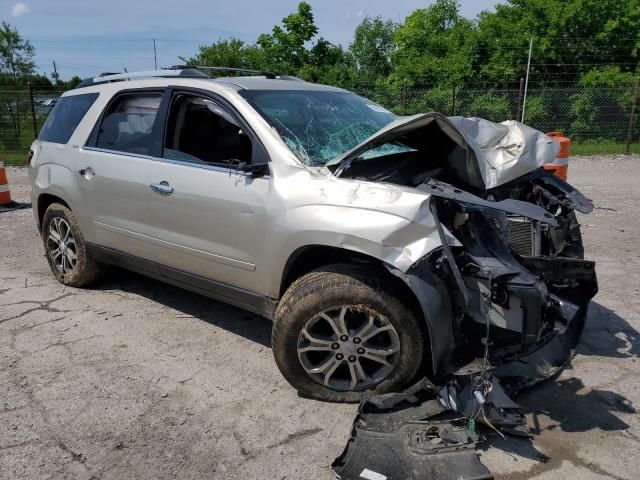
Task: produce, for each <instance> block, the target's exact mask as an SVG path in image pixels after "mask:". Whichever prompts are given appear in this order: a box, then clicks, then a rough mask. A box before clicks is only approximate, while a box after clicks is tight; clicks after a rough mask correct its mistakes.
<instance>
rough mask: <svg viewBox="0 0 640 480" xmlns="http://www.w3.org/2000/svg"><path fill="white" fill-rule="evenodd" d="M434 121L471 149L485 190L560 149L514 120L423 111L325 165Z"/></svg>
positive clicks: (539, 163)
mask: <svg viewBox="0 0 640 480" xmlns="http://www.w3.org/2000/svg"><path fill="white" fill-rule="evenodd" d="M434 121H435V122H436V123H437V124H438V126H439V127H440V128H441V129H442V130H443V131H444V132H445V133H447V135H449V137H451V139H452V140H453V141H454V142H456V143H457V144H459V145H460V146H462V147H464V148H465V149H466V148H468V149H471V151H472V152H473V154H474V157H475V159H471V161H472V162H474V161H475V163H476V164H477V167H478V170H479V172H480V175H481V177H482V181H483V183H484V187H485V188H486V189H491V188H494V187H497V186H499V185H502V184H504V183H507V182H510V181H511V180H515V179H516V178H518V177H521V176H522V175H525V174H527V173H529V172H531V171H533V170H535V169H537V168H538V167H541V166H542V165H543V164H545V163H548V162H550V161H552V160H553V159H554V158H555V156H556V154H557V153H558V152H559V151H560V144H559V143H558V142H557V141H555V140H554V139H552V138H551V137H548V136H546V135H545V134H544V133H542V132H540V131H538V130H535V129H533V128H531V127H529V126H527V125H525V124H523V123H520V122H517V121H515V120H507V121H504V122H502V123H494V122H490V121H489V120H485V119H483V118H477V117H470V118H467V117H444V116H443V115H441V114H439V113H425V114H420V115H412V116H410V117H400V118H398V119H397V120H395V121H393V122H391V123H390V124H389V125H387V126H385V127H384V128H382V129H380V130H379V131H378V132H376V133H375V134H373V135H371V136H370V137H369V138H367V139H366V140H364V141H363V142H361V143H360V144H359V145H357V146H356V147H354V148H353V149H351V150H349V151H348V152H346V153H344V154H343V155H340V156H338V157H337V158H335V159H333V160H331V161H330V162H328V163H327V166H328V167H331V166H332V165H338V164H344V163H346V162H348V161H350V160H351V159H353V158H355V157H357V156H359V155H362V154H363V153H364V152H366V151H367V150H370V149H372V148H375V147H378V146H380V145H382V144H385V143H387V142H392V141H394V140H396V139H399V138H400V137H403V136H406V135H409V134H411V133H412V132H416V131H417V130H419V129H422V128H425V127H427V126H428V125H430V124H432V123H433V122H434ZM408 146H410V147H411V146H412V145H408ZM466 168H469V167H468V166H467V167H466ZM474 170H475V169H474ZM472 183H473V182H472ZM478 186H479V185H478Z"/></svg>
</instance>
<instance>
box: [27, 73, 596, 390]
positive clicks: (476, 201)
mask: <svg viewBox="0 0 640 480" xmlns="http://www.w3.org/2000/svg"><path fill="white" fill-rule="evenodd" d="M557 148H558V147H557V144H556V142H555V141H553V140H552V139H550V138H548V137H546V136H545V135H543V134H541V133H540V132H537V131H535V130H533V129H531V128H529V127H527V126H525V125H522V124H519V123H517V122H505V123H504V124H493V123H490V122H487V121H484V120H479V119H465V118H460V117H451V118H447V117H444V116H442V115H439V114H435V113H430V114H424V115H416V116H411V117H400V118H399V117H396V116H395V115H393V114H392V113H390V112H389V111H387V110H385V109H384V108H382V107H380V106H379V105H376V104H374V103H373V102H371V101H369V100H366V99H364V98H362V97H359V96H357V95H355V94H353V93H351V92H348V91H345V90H341V89H338V88H333V87H328V86H321V85H315V84H311V83H307V82H303V81H300V80H298V79H295V78H292V77H279V76H275V75H257V76H246V77H229V78H217V79H212V78H210V77H209V76H208V75H206V74H203V73H202V72H201V71H200V70H197V69H195V68H190V67H180V68H174V69H169V70H163V71H158V72H140V73H137V74H134V73H129V74H120V75H111V76H103V77H96V78H94V79H91V80H87V81H84V82H83V83H82V84H81V85H80V86H79V88H77V89H75V90H73V91H70V92H67V93H66V94H65V95H63V97H62V98H61V99H60V101H59V102H58V104H57V105H56V106H55V108H54V110H53V111H52V113H51V114H50V116H49V118H48V119H47V122H46V124H45V125H44V127H43V128H42V131H41V132H40V136H39V138H38V139H37V140H36V141H35V142H34V143H33V145H32V147H31V152H30V168H29V174H30V178H31V181H32V186H33V189H32V203H33V206H34V208H33V211H34V215H35V218H36V221H37V223H38V226H39V229H40V232H41V234H42V238H43V242H44V246H45V250H46V255H47V258H48V261H49V264H50V267H51V270H52V272H53V274H54V275H55V277H56V278H57V279H58V280H59V281H60V282H62V283H64V284H65V285H70V286H76V287H80V286H84V285H87V284H89V283H90V282H92V281H94V280H95V279H97V278H98V277H99V276H100V274H101V272H102V271H103V266H104V265H106V264H115V265H119V266H122V267H125V268H127V269H131V270H135V271H138V272H141V273H143V274H145V275H148V276H151V277H154V278H157V279H160V280H163V281H165V282H167V283H171V284H173V285H177V286H180V287H183V288H186V289H189V290H192V291H195V292H199V293H201V294H204V295H207V296H210V297H212V298H214V299H218V300H221V301H223V302H227V303H230V304H232V305H235V306H238V307H240V308H243V309H246V310H249V311H251V312H254V313H256V314H259V315H262V316H264V317H267V318H269V319H272V320H273V333H272V348H273V353H274V356H275V360H276V363H277V365H278V367H279V368H280V370H281V372H282V373H283V375H284V376H285V378H286V379H287V380H288V381H289V382H290V383H291V385H293V386H294V387H295V388H297V389H298V391H299V392H300V393H301V394H302V395H305V396H309V397H313V398H318V399H324V400H330V401H357V400H359V399H360V398H361V396H362V394H363V392H373V393H383V392H388V391H394V390H397V389H400V388H401V387H404V386H406V385H407V384H408V383H410V382H411V381H412V380H414V379H415V378H416V377H417V376H418V375H424V374H427V375H429V376H430V377H431V378H438V377H441V378H443V377H445V376H446V375H448V374H450V373H452V372H454V371H458V370H459V369H460V368H461V367H463V366H465V365H468V364H469V363H470V362H473V361H474V359H477V358H479V357H482V356H483V355H485V354H486V355H487V359H488V360H489V361H490V362H491V364H492V365H493V366H495V367H496V374H497V375H498V376H500V377H501V378H503V379H509V380H510V381H512V382H513V383H515V384H517V385H528V384H531V383H534V382H536V381H539V380H542V379H544V378H547V377H549V376H551V375H553V374H554V373H555V372H557V371H558V369H560V368H561V367H562V366H563V365H564V364H565V363H566V361H567V360H568V359H569V358H570V355H571V353H572V350H573V348H574V347H575V344H576V343H577V339H578V337H579V334H580V332H581V330H582V326H583V324H584V320H585V314H586V309H587V305H588V303H589V300H590V299H591V297H592V296H593V295H594V294H595V292H596V288H597V287H596V279H595V271H594V264H593V262H590V261H586V260H584V259H583V247H582V241H581V237H580V226H579V224H578V222H577V220H576V215H575V211H579V212H582V213H588V212H589V211H590V210H591V208H592V206H591V204H590V202H589V201H588V200H586V199H585V198H584V197H583V196H582V195H581V194H580V193H579V192H578V191H577V190H576V189H574V188H573V187H571V186H570V185H568V184H567V183H565V182H564V181H562V180H560V179H559V178H557V177H555V176H553V175H551V174H550V173H548V172H547V171H545V170H544V169H543V168H541V166H542V164H543V163H544V162H546V161H549V160H551V159H553V157H554V155H555V153H556V152H557Z"/></svg>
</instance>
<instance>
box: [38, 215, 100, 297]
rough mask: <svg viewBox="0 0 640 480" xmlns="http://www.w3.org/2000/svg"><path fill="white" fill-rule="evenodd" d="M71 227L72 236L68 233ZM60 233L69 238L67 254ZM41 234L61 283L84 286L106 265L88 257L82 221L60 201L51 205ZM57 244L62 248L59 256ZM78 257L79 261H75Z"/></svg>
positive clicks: (95, 277) (43, 222)
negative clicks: (79, 222)
mask: <svg viewBox="0 0 640 480" xmlns="http://www.w3.org/2000/svg"><path fill="white" fill-rule="evenodd" d="M67 226H68V227H69V228H68V229H67ZM67 230H68V233H69V235H70V237H69V236H67ZM56 233H58V234H60V235H61V237H64V238H66V242H63V243H65V246H64V253H61V251H60V250H61V247H60V243H59V242H58V241H57V239H56V237H55V234H56ZM41 235H42V241H43V243H44V251H45V255H46V257H47V261H48V262H49V267H50V268H51V272H52V273H53V275H54V277H56V280H58V281H59V282H60V283H62V284H64V285H68V286H70V287H84V286H87V285H89V284H90V283H92V282H94V281H96V280H97V279H98V278H99V277H100V276H101V275H102V273H103V268H102V266H101V265H100V264H99V263H97V262H96V261H95V260H93V259H92V258H90V257H89V256H88V254H87V248H86V244H85V241H84V237H83V236H82V232H81V231H80V228H79V227H78V221H77V219H76V217H75V215H74V214H73V212H71V210H70V209H69V208H67V207H66V206H64V205H62V204H60V203H52V204H51V205H49V208H47V210H46V211H45V213H44V217H43V219H42V232H41ZM56 247H57V248H58V254H57V255H56V254H55V253H56ZM74 256H75V261H74V260H73V257H74ZM62 257H64V258H62ZM61 263H62V268H61Z"/></svg>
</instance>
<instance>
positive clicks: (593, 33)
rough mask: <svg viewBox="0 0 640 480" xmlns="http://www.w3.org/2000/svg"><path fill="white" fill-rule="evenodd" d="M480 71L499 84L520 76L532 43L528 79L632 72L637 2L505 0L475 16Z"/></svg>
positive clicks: (639, 48) (562, 80)
mask: <svg viewBox="0 0 640 480" xmlns="http://www.w3.org/2000/svg"><path fill="white" fill-rule="evenodd" d="M478 33H479V38H480V42H481V45H482V48H481V51H482V56H481V57H480V58H479V61H480V63H482V64H483V67H482V70H481V73H482V74H483V76H485V77H488V79H489V80H493V81H496V82H501V83H504V82H505V80H506V81H510V82H511V81H514V80H515V79H517V78H518V77H519V76H522V75H524V73H525V70H526V63H527V54H528V47H529V39H533V56H532V62H531V63H532V65H531V78H532V79H534V80H535V81H537V82H538V83H540V82H544V83H546V84H549V85H554V84H555V85H564V86H566V83H567V82H576V81H577V80H578V79H579V78H580V77H581V76H582V75H585V74H586V73H588V72H589V71H590V70H593V69H594V68H600V67H602V66H605V65H607V64H609V65H610V64H617V65H619V66H620V69H621V71H622V72H625V71H634V70H635V69H636V67H637V65H638V61H639V60H640V58H639V57H638V56H639V54H640V2H639V1H638V0H508V2H507V3H506V4H499V5H497V6H496V10H495V12H483V13H481V14H480V18H479V23H478Z"/></svg>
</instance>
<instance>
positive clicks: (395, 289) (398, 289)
mask: <svg viewBox="0 0 640 480" xmlns="http://www.w3.org/2000/svg"><path fill="white" fill-rule="evenodd" d="M339 263H346V264H360V265H363V266H365V267H367V268H369V269H371V271H372V274H374V275H378V276H379V277H380V278H382V281H383V284H384V285H385V287H386V288H388V289H389V291H390V293H392V294H393V295H394V296H395V297H396V298H398V299H399V300H400V301H401V302H402V303H404V304H405V305H406V306H407V307H408V308H409V309H410V310H411V312H412V313H413V314H414V315H415V316H416V318H417V319H419V321H418V325H419V326H420V329H421V334H422V335H423V338H424V345H425V354H424V358H425V359H426V358H433V355H432V353H431V345H432V340H433V337H432V330H433V329H432V326H431V319H430V318H429V317H428V316H427V312H425V310H424V309H423V307H422V305H421V302H420V301H419V300H418V297H417V296H416V293H415V292H414V290H413V287H412V286H411V285H410V283H409V282H408V281H407V280H406V278H404V277H402V276H399V275H396V274H394V273H392V272H393V268H392V267H391V266H389V265H387V264H386V263H385V262H383V261H382V260H380V259H378V258H375V257H372V256H370V255H367V254H364V253H361V252H357V251H353V250H348V249H345V248H340V247H333V246H326V245H307V246H304V247H300V248H298V249H297V250H295V251H294V252H293V253H292V254H291V255H290V256H289V258H288V260H287V262H286V264H285V268H284V270H283V273H282V280H281V283H280V291H279V294H280V297H282V295H283V294H284V292H285V291H286V290H287V289H288V288H289V286H290V285H291V284H292V283H293V282H294V281H295V280H297V279H298V278H300V277H302V276H303V275H305V274H307V273H309V272H311V271H313V270H316V269H318V268H321V267H323V266H328V265H335V264H339ZM434 366H435V364H434V362H433V361H431V362H423V367H422V368H423V369H424V368H425V367H428V370H427V371H425V373H426V374H428V375H431V374H433V373H434Z"/></svg>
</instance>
